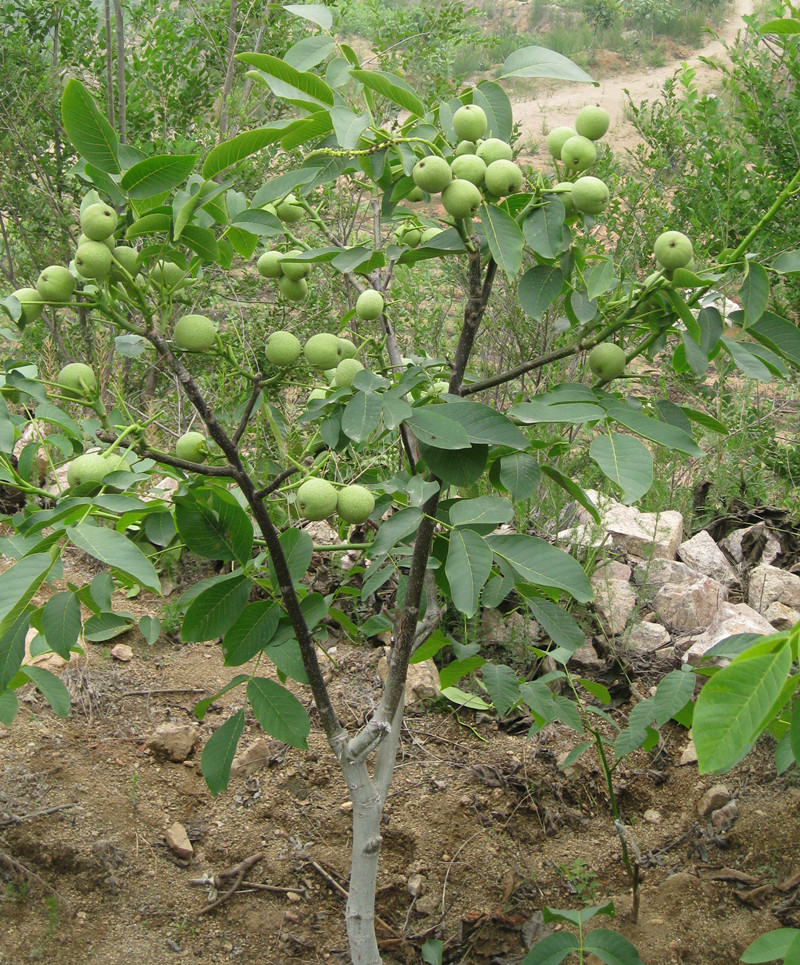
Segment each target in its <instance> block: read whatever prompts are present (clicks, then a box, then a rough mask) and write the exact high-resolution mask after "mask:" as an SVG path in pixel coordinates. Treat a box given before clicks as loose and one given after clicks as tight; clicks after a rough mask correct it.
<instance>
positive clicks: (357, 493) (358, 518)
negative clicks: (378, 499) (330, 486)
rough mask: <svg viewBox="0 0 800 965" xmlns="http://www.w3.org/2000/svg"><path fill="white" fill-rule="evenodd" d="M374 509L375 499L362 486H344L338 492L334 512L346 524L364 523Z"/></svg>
mask: <svg viewBox="0 0 800 965" xmlns="http://www.w3.org/2000/svg"><path fill="white" fill-rule="evenodd" d="M374 509H375V497H374V496H373V495H372V493H371V492H370V491H369V490H368V489H365V488H364V487H363V486H345V487H344V489H340V490H339V495H338V498H337V500H336V512H337V513H338V514H339V515H340V516H341V517H342V519H343V520H344V521H345V522H346V523H365V522H366V521H367V520H368V519H369V518H370V516H371V515H372V511H373V510H374Z"/></svg>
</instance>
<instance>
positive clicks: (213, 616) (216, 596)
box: [181, 574, 253, 643]
mask: <svg viewBox="0 0 800 965" xmlns="http://www.w3.org/2000/svg"><path fill="white" fill-rule="evenodd" d="M252 586H253V585H252V583H251V582H250V580H249V579H248V578H247V577H246V576H245V575H244V574H240V575H239V576H238V577H234V578H233V579H231V580H225V581H224V582H222V583H215V584H214V585H213V586H210V587H208V589H206V590H203V592H202V593H201V594H200V595H199V596H198V597H196V598H195V599H194V600H192V603H191V605H190V606H189V609H188V610H187V611H186V616H185V617H184V618H183V626H182V627H181V640H183V642H184V643H197V642H199V641H202V640H214V639H215V638H216V637H221V636H222V635H223V634H224V633H226V632H227V631H228V630H229V629H230V628H231V627H232V626H233V625H234V623H235V622H236V621H237V620H238V619H239V616H240V614H241V612H242V608H243V607H244V605H245V604H246V603H247V598H248V597H249V596H250V591H251V589H252Z"/></svg>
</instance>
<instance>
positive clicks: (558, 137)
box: [546, 127, 577, 161]
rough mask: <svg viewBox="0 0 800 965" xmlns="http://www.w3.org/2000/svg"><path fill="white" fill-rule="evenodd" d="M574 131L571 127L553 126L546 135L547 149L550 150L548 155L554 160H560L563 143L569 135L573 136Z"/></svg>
mask: <svg viewBox="0 0 800 965" xmlns="http://www.w3.org/2000/svg"><path fill="white" fill-rule="evenodd" d="M576 133H577V132H576V131H573V130H572V128H571V127H554V128H553V130H552V131H550V133H549V134H548V135H547V140H546V144H547V150H548V151H549V152H550V157H552V158H555V160H556V161H560V160H561V151H562V150H563V147H564V145H565V144H566V143H567V141H568V140H569V139H570V138H571V137H575V135H576Z"/></svg>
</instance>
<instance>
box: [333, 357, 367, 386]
mask: <svg viewBox="0 0 800 965" xmlns="http://www.w3.org/2000/svg"><path fill="white" fill-rule="evenodd" d="M363 369H364V366H363V365H362V364H361V363H360V362H359V361H358V359H342V361H341V362H340V363H339V364H338V365H337V366H336V372H335V374H334V376H333V383H334V385H338V386H339V387H340V388H344V387H347V386H348V385H352V384H353V379H354V378H355V377H356V375H357V374H358V373H359V372H361V371H363Z"/></svg>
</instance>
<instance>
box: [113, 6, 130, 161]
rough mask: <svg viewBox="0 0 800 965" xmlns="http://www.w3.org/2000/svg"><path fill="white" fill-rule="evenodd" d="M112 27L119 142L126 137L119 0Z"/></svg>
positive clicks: (122, 23)
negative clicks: (115, 54)
mask: <svg viewBox="0 0 800 965" xmlns="http://www.w3.org/2000/svg"><path fill="white" fill-rule="evenodd" d="M114 29H115V30H116V33H117V131H118V133H119V140H120V143H121V144H125V143H126V141H127V137H128V133H127V131H128V123H127V101H126V96H127V94H126V87H125V21H124V19H123V16H122V2H121V0H114Z"/></svg>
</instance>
